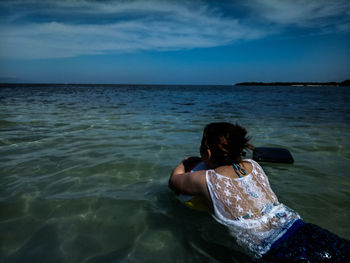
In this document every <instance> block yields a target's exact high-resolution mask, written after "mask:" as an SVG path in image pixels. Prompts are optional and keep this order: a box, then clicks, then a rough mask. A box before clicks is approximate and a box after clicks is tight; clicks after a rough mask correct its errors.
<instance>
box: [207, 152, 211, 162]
mask: <svg viewBox="0 0 350 263" xmlns="http://www.w3.org/2000/svg"><path fill="white" fill-rule="evenodd" d="M210 158H211V151H210V150H209V149H207V160H210Z"/></svg>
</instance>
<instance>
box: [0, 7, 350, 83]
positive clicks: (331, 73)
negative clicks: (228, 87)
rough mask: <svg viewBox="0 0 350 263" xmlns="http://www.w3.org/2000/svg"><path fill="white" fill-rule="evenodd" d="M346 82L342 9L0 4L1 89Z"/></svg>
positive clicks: (345, 13) (349, 49) (348, 49)
mask: <svg viewBox="0 0 350 263" xmlns="http://www.w3.org/2000/svg"><path fill="white" fill-rule="evenodd" d="M349 78H350V2H349V1H348V0H332V1H329V0H245V1H244V0H236V1H235V0H232V1H225V0H222V1H209V0H208V1H204V0H203V1H197V0H192V1H191V0H174V1H170V0H168V1H166V0H163V1H161V0H148V1H146V0H143V1H141V0H135V1H121V0H109V1H88V0H75V1H73V0H70V1H68V0H67V1H64V0H61V1H57V0H46V1H35V0H27V1H24V0H12V1H6V0H5V1H4V0H2V1H0V81H1V80H3V81H4V80H13V81H25V82H50V83H134V84H233V83H236V82H242V81H265V82H269V81H342V80H345V79H349Z"/></svg>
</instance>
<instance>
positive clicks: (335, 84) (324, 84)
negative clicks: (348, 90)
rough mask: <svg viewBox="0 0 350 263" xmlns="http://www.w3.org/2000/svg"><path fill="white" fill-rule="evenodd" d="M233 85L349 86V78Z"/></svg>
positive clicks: (238, 84) (239, 84)
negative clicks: (331, 80) (332, 80)
mask: <svg viewBox="0 0 350 263" xmlns="http://www.w3.org/2000/svg"><path fill="white" fill-rule="evenodd" d="M235 86H350V80H349V79H347V80H344V81H342V82H240V83H236V84H235Z"/></svg>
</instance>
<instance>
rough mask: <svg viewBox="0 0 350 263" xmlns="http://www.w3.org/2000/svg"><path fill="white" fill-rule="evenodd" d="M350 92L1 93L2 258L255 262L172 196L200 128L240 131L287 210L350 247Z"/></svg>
mask: <svg viewBox="0 0 350 263" xmlns="http://www.w3.org/2000/svg"><path fill="white" fill-rule="evenodd" d="M349 101H350V89H349V87H231V86H230V87H222V86H219V87H215V86H211V87H199V86H197V87H193V86H188V87H185V86H178V87H177V86H35V85H32V86H25V87H14V86H11V87H9V86H2V87H0V185H1V188H0V262H89V263H90V262H215V260H216V262H228V261H231V262H232V260H233V261H236V262H250V260H249V259H248V258H247V257H246V256H244V255H243V254H241V253H240V252H239V251H238V250H237V248H236V247H235V244H234V242H233V241H232V239H231V238H230V237H229V236H228V234H227V233H226V232H225V229H224V228H223V227H222V226H220V225H218V224H217V223H216V222H215V221H214V220H213V219H212V218H211V217H210V216H208V215H207V214H205V213H200V212H196V211H192V210H190V209H188V208H186V207H184V206H183V205H182V204H181V203H180V202H179V201H177V199H176V198H175V196H174V195H173V194H172V193H171V192H170V190H168V188H167V181H168V177H169V175H170V172H171V170H172V169H173V168H174V167H175V166H176V165H177V164H178V162H180V161H181V160H182V159H183V158H184V157H185V156H192V155H198V149H199V144H200V140H201V135H202V129H203V127H204V126H205V125H206V124H207V123H209V122H213V121H229V122H236V121H237V122H239V123H240V124H241V125H243V126H245V127H246V128H247V130H248V132H249V134H250V135H251V136H252V142H253V144H254V145H255V146H275V147H285V148H288V149H289V150H290V151H291V152H292V154H293V156H294V159H295V163H294V164H293V165H283V164H269V163H264V164H262V166H263V168H264V169H265V171H266V173H267V174H268V176H269V178H270V183H271V185H272V188H273V189H274V190H275V192H276V193H277V195H278V196H279V199H280V201H281V202H284V203H285V204H287V205H288V206H290V207H292V208H293V209H295V210H297V211H298V212H299V213H300V214H301V216H302V217H303V218H304V219H305V220H306V221H308V222H312V223H315V224H318V225H320V226H322V227H325V228H327V229H329V230H331V231H333V232H335V233H336V234H338V235H340V236H341V237H344V238H347V239H350V226H349V224H348V222H350V179H349V170H350V162H349V161H350V104H349Z"/></svg>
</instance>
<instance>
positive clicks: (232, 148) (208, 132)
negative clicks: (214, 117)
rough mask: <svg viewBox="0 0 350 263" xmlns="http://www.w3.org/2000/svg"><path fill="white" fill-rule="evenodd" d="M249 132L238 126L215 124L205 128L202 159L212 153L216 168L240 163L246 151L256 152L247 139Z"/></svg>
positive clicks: (201, 150) (212, 160) (224, 123)
mask: <svg viewBox="0 0 350 263" xmlns="http://www.w3.org/2000/svg"><path fill="white" fill-rule="evenodd" d="M246 135H247V131H246V129H245V128H243V127H242V126H240V125H238V124H232V123H228V122H214V123H210V124H208V125H207V126H205V128H204V131H203V138H202V143H201V147H200V152H201V155H202V157H203V158H204V159H205V157H207V155H208V154H207V149H209V150H210V152H211V159H210V161H211V163H213V164H214V165H215V166H216V167H218V166H222V165H232V164H233V163H240V162H241V161H242V155H243V154H244V150H254V146H252V145H251V144H250V143H249V140H250V138H249V137H246Z"/></svg>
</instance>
